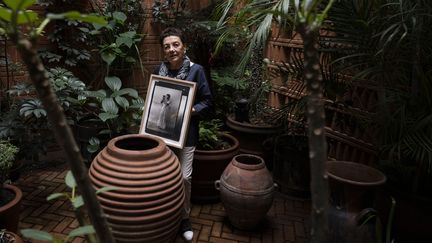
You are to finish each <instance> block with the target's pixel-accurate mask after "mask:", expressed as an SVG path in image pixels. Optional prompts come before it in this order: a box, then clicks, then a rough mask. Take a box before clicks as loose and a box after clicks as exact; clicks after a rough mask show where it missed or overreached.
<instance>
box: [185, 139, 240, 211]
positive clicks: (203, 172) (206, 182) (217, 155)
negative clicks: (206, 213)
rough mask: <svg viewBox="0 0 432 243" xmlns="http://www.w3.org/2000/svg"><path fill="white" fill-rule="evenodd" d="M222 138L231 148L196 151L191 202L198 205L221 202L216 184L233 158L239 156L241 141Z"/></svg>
mask: <svg viewBox="0 0 432 243" xmlns="http://www.w3.org/2000/svg"><path fill="white" fill-rule="evenodd" d="M222 138H223V139H224V140H225V141H227V142H229V144H230V145H231V147H229V148H226V149H220V150H199V149H197V150H195V154H194V161H193V172H192V194H191V200H192V201H193V202H197V203H214V202H217V201H219V200H220V196H219V194H220V193H219V191H218V190H216V189H215V187H214V182H215V181H216V180H219V178H220V176H221V175H222V173H223V171H224V170H225V168H226V167H227V166H228V164H229V163H230V162H231V160H232V158H233V157H234V156H236V155H237V154H238V151H239V141H238V140H237V139H236V138H235V137H233V136H231V135H229V134H223V135H222Z"/></svg>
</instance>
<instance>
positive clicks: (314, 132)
mask: <svg viewBox="0 0 432 243" xmlns="http://www.w3.org/2000/svg"><path fill="white" fill-rule="evenodd" d="M300 34H301V36H302V37H303V43H304V49H303V53H304V57H305V58H304V60H305V61H304V75H305V81H306V89H307V98H306V99H307V108H306V109H307V112H306V116H307V121H308V136H309V158H310V168H311V196H312V212H311V217H312V225H311V226H312V228H311V242H313V243H318V242H327V239H328V238H327V233H328V220H327V208H328V180H327V171H326V161H327V143H326V140H325V130H324V125H325V112H324V100H323V85H322V81H323V78H322V76H321V71H320V65H319V53H318V48H317V45H318V31H317V30H311V29H309V25H302V26H300Z"/></svg>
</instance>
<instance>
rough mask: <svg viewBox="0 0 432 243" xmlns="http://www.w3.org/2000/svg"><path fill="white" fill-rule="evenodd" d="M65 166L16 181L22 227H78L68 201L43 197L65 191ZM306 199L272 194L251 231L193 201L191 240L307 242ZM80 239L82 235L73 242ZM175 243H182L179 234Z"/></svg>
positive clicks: (64, 230) (218, 208)
mask: <svg viewBox="0 0 432 243" xmlns="http://www.w3.org/2000/svg"><path fill="white" fill-rule="evenodd" d="M66 171H67V167H66V165H65V164H59V165H55V164H54V165H50V166H48V167H45V168H39V169H33V170H29V171H27V172H25V173H24V174H23V175H22V176H21V178H20V179H19V180H18V182H17V184H18V186H19V187H20V188H21V189H22V191H23V194H24V197H23V206H22V212H21V215H20V218H21V220H20V225H19V227H20V228H21V229H23V228H34V229H41V230H45V231H48V232H51V233H52V234H54V235H56V236H58V237H64V236H65V235H67V234H68V233H69V232H70V231H71V230H72V229H74V228H76V227H78V225H79V224H78V222H77V220H76V219H75V214H74V212H73V210H72V208H71V205H70V204H69V202H67V201H65V200H52V201H49V202H47V201H46V197H47V196H48V195H50V194H51V193H54V192H64V191H66V190H67V188H66V186H65V185H64V183H63V178H64V176H65V174H66ZM309 215H310V201H309V200H302V199H297V198H292V197H288V196H286V195H283V194H280V193H276V197H275V199H274V202H273V205H272V207H271V208H270V210H269V212H268V213H267V217H266V219H265V220H264V222H263V223H262V225H261V226H260V227H259V229H257V230H254V231H242V230H238V229H235V228H233V227H232V226H231V225H230V223H229V222H228V220H227V218H226V214H225V211H224V208H223V206H222V204H221V203H216V204H202V205H199V204H193V205H192V210H191V222H192V227H193V229H194V239H193V241H192V242H215V243H218V242H224V243H225V242H226V243H230V242H233V243H238V242H250V243H258V242H263V243H272V242H273V243H279V242H308V236H309ZM73 242H74V243H77V242H84V239H83V238H76V239H74V241H73ZM176 242H183V240H182V239H181V237H180V236H178V237H177V239H176Z"/></svg>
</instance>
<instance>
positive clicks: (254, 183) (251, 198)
mask: <svg viewBox="0 0 432 243" xmlns="http://www.w3.org/2000/svg"><path fill="white" fill-rule="evenodd" d="M215 186H216V188H217V189H219V190H220V195H221V200H222V204H223V206H224V208H225V211H226V213H227V216H228V219H229V221H230V222H231V224H232V225H233V226H234V227H236V228H239V229H242V230H252V229H254V228H256V227H257V226H258V225H259V223H260V222H261V221H262V220H263V219H264V218H265V216H266V214H267V211H268V210H269V209H270V207H271V205H272V203H273V196H274V195H273V194H274V186H273V179H272V176H271V174H270V172H269V171H268V170H267V168H266V166H265V164H264V160H263V159H262V158H261V157H259V156H255V155H252V154H240V155H237V156H235V157H234V158H233V159H232V160H231V162H230V164H229V165H228V166H227V167H226V169H225V170H224V172H223V173H222V176H221V178H220V180H219V181H216V183H215Z"/></svg>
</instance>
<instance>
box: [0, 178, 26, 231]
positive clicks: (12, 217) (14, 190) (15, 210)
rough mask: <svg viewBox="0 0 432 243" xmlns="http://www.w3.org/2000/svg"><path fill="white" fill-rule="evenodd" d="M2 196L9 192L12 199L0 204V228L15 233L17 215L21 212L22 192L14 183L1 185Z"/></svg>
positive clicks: (17, 220) (17, 221)
mask: <svg viewBox="0 0 432 243" xmlns="http://www.w3.org/2000/svg"><path fill="white" fill-rule="evenodd" d="M2 190H3V192H2V191H0V193H2V195H3V196H5V195H6V194H9V195H10V196H11V197H12V199H11V200H10V201H9V202H7V203H6V204H4V205H1V204H0V229H7V230H8V231H11V232H14V233H17V232H18V231H17V230H18V223H19V215H20V212H21V201H22V198H23V194H22V191H21V189H19V188H18V187H16V186H14V185H9V184H5V185H3V189H2Z"/></svg>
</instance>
